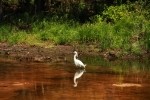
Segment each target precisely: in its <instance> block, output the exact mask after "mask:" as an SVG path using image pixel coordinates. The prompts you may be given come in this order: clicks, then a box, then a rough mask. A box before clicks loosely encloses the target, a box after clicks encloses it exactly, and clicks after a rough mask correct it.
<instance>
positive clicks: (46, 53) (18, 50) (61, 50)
mask: <svg viewBox="0 0 150 100" xmlns="http://www.w3.org/2000/svg"><path fill="white" fill-rule="evenodd" d="M74 50H77V51H78V52H79V54H84V55H96V56H101V57H104V58H105V59H107V60H115V59H143V58H150V54H147V53H146V54H143V55H132V54H130V55H121V56H120V53H119V52H118V51H105V52H101V51H100V50H98V49H97V48H95V47H94V46H89V45H88V46H80V47H78V46H76V47H75V46H65V45H58V46H52V47H49V48H47V47H40V46H35V45H26V44H16V45H10V44H8V43H0V56H2V57H9V58H14V59H16V60H19V61H33V62H60V61H68V62H71V61H72V59H73V58H72V56H73V51H74Z"/></svg>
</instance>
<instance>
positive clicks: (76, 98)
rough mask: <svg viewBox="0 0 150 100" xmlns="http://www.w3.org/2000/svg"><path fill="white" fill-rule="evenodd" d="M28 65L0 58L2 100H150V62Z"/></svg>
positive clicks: (88, 60) (85, 59)
mask: <svg viewBox="0 0 150 100" xmlns="http://www.w3.org/2000/svg"><path fill="white" fill-rule="evenodd" d="M82 60H83V62H86V64H87V67H86V68H85V69H79V68H76V67H75V66H74V64H73V62H72V61H71V62H59V63H53V64H52V63H33V62H32V63H29V62H27V63H25V62H18V61H15V60H10V59H4V58H0V100H150V66H149V64H150V62H149V61H148V60H147V61H113V62H109V61H105V60H102V59H101V58H99V57H83V59H82Z"/></svg>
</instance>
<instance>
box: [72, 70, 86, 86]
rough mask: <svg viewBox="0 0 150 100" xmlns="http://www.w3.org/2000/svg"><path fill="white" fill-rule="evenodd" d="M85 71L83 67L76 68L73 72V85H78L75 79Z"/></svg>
mask: <svg viewBox="0 0 150 100" xmlns="http://www.w3.org/2000/svg"><path fill="white" fill-rule="evenodd" d="M84 72H85V69H80V70H77V71H76V73H75V74H74V79H73V80H74V87H77V85H78V82H77V79H78V78H80V77H81V76H82V75H83V73H84Z"/></svg>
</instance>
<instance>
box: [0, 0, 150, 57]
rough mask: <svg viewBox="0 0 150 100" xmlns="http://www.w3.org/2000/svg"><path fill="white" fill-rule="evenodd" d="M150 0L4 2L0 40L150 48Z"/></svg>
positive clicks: (0, 12) (142, 50)
mask: <svg viewBox="0 0 150 100" xmlns="http://www.w3.org/2000/svg"><path fill="white" fill-rule="evenodd" d="M149 10H150V1H149V0H0V21H1V23H0V41H1V42H9V43H12V44H15V43H27V44H34V45H42V44H45V43H48V44H59V45H78V44H87V45H89V44H92V45H96V46H97V47H98V48H99V49H100V50H101V51H106V50H117V51H119V52H121V53H122V54H128V53H134V54H138V55H139V54H142V53H148V52H149V51H150V11H149Z"/></svg>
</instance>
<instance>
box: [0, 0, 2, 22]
mask: <svg viewBox="0 0 150 100" xmlns="http://www.w3.org/2000/svg"><path fill="white" fill-rule="evenodd" d="M2 18H3V8H2V0H0V21H2Z"/></svg>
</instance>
